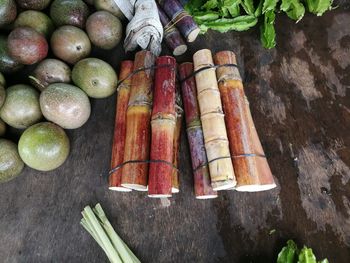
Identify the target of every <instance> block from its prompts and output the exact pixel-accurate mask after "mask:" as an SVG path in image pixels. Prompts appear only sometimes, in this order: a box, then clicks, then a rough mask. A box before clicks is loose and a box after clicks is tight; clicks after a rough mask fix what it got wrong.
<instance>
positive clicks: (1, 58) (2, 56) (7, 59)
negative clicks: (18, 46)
mask: <svg viewBox="0 0 350 263" xmlns="http://www.w3.org/2000/svg"><path fill="white" fill-rule="evenodd" d="M21 67H23V65H22V64H20V63H19V62H18V61H17V60H15V59H14V58H13V57H11V56H10V54H9V52H8V48H7V37H5V36H1V35H0V72H2V73H12V72H15V71H17V70H19V69H20V68H21Z"/></svg>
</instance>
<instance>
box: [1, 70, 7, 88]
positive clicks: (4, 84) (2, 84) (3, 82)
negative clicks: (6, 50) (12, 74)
mask: <svg viewBox="0 0 350 263" xmlns="http://www.w3.org/2000/svg"><path fill="white" fill-rule="evenodd" d="M0 86H3V87H5V86H6V80H5V77H4V75H3V74H2V73H1V72H0Z"/></svg>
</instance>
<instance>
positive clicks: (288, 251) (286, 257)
mask: <svg viewBox="0 0 350 263" xmlns="http://www.w3.org/2000/svg"><path fill="white" fill-rule="evenodd" d="M297 258H298V247H297V244H295V242H294V241H293V240H288V241H287V246H285V247H283V248H282V250H281V252H280V253H279V254H278V257H277V263H294V262H296V259H297Z"/></svg>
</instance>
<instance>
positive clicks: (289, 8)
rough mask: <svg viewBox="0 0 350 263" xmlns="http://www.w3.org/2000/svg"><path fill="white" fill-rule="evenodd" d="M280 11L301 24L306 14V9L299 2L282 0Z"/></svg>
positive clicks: (296, 0) (297, 0)
mask: <svg viewBox="0 0 350 263" xmlns="http://www.w3.org/2000/svg"><path fill="white" fill-rule="evenodd" d="M280 9H281V10H282V11H284V12H286V13H287V15H288V17H289V18H291V19H293V20H296V21H297V22H299V21H300V19H302V18H303V16H304V14H305V8H304V6H303V4H302V3H301V2H300V1H299V0H282V4H281V7H280Z"/></svg>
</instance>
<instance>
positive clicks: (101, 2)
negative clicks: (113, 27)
mask: <svg viewBox="0 0 350 263" xmlns="http://www.w3.org/2000/svg"><path fill="white" fill-rule="evenodd" d="M94 5H95V8H96V9H97V10H104V11H108V12H110V13H111V14H113V15H115V16H116V17H118V18H120V19H124V15H123V12H122V11H121V10H120V9H119V7H118V6H117V4H116V3H115V2H114V0H94Z"/></svg>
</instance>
